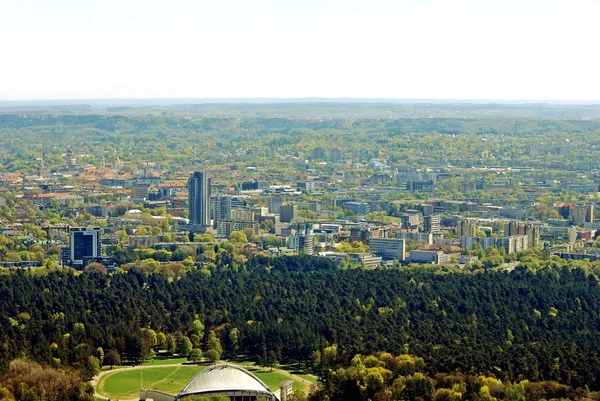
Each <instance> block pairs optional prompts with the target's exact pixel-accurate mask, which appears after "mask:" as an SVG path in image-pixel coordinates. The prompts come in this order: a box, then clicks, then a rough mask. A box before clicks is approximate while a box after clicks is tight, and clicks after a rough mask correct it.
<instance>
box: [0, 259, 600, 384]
mask: <svg viewBox="0 0 600 401" xmlns="http://www.w3.org/2000/svg"><path fill="white" fill-rule="evenodd" d="M598 283H599V281H598V276H597V272H596V273H592V272H591V271H589V270H588V271H585V270H583V269H569V268H541V269H538V270H537V271H534V270H530V269H524V268H517V269H516V270H514V271H512V272H506V271H484V270H481V269H479V270H473V271H464V272H462V273H459V272H445V271H444V270H440V269H427V268H423V267H421V268H418V269H411V268H400V269H385V270H363V269H350V270H342V269H339V268H337V267H336V266H335V265H333V264H331V263H330V262H328V261H326V260H323V259H319V258H313V257H307V256H300V257H282V258H277V259H271V258H263V257H255V258H250V259H249V260H248V261H247V262H246V263H245V264H240V263H236V262H234V260H233V259H231V258H230V257H229V256H228V255H224V256H223V257H220V258H219V259H218V260H217V266H216V267H215V268H213V269H211V270H207V269H198V270H192V271H191V272H188V273H186V275H185V276H183V277H181V278H176V279H175V280H172V281H171V280H169V279H167V278H166V277H165V276H163V275H159V274H149V275H148V274H143V273H141V272H138V271H136V269H130V270H129V271H128V272H127V273H118V274H113V275H105V274H102V273H98V272H85V273H82V274H79V275H76V274H73V273H72V272H68V271H54V272H50V273H49V274H46V275H41V276H40V275H30V274H28V273H27V272H25V271H22V270H18V271H16V272H14V273H12V274H7V275H2V276H0V299H2V300H3V307H2V309H1V313H2V315H1V316H0V344H1V346H0V363H1V364H2V368H3V369H6V368H7V366H8V363H9V361H10V360H12V359H14V358H18V357H30V358H32V359H34V360H37V361H40V362H44V363H48V364H50V365H53V366H55V367H66V366H74V367H76V368H78V369H80V371H83V372H86V370H89V369H90V367H89V366H88V365H89V363H90V357H98V354H99V353H101V354H103V355H107V354H108V353H117V354H118V355H119V356H120V358H121V359H122V360H123V361H136V362H139V360H140V359H142V358H144V357H146V356H147V353H146V352H145V350H144V347H145V345H144V344H145V340H144V332H145V331H147V329H152V330H154V331H155V332H157V333H159V336H160V335H161V334H160V333H162V334H167V335H169V336H174V337H176V338H177V337H181V336H189V335H193V334H194V333H198V332H199V330H197V329H195V328H194V324H195V323H194V321H197V320H200V322H201V324H202V325H203V326H204V327H205V328H206V330H201V331H200V333H201V335H202V336H203V338H201V339H199V341H200V342H201V343H202V344H206V342H207V341H211V340H210V338H209V337H210V335H211V332H212V331H214V332H215V333H216V334H217V336H218V337H219V338H220V339H221V343H222V344H223V351H224V354H223V356H224V357H230V358H233V357H236V356H241V355H245V356H247V357H249V358H251V359H254V360H258V361H266V360H267V359H269V358H276V359H277V360H278V361H280V362H284V361H301V362H302V363H305V364H306V365H307V366H311V367H312V368H313V369H315V370H316V371H317V372H320V373H322V374H324V373H326V372H327V371H328V369H330V368H335V367H336V366H338V365H339V364H344V363H349V362H350V361H351V360H352V358H353V357H354V355H356V354H363V355H364V354H370V353H376V352H382V351H387V352H391V353H393V354H403V353H410V354H412V355H415V356H417V357H420V358H422V359H423V361H424V366H425V367H424V368H423V372H424V373H426V374H429V375H431V377H433V376H435V375H436V374H437V373H441V372H454V371H460V372H465V373H470V374H484V375H493V376H494V377H497V378H499V379H501V380H511V381H520V380H524V379H528V380H530V381H557V382H560V383H562V384H564V385H567V386H570V387H572V388H580V387H584V386H588V387H589V389H591V390H599V389H600V342H599V341H598V335H599V332H600V289H599V287H598ZM202 325H201V326H200V327H202ZM232 331H235V332H236V335H235V336H232V335H231V333H232ZM234 337H235V340H234V339H233V338H234ZM197 341H198V340H197ZM155 344H156V343H155ZM153 345H154V344H153ZM331 346H335V347H336V349H337V352H336V357H335V358H334V360H333V361H330V362H328V364H325V365H323V361H322V358H321V357H320V355H319V351H322V350H323V349H325V348H327V347H331ZM99 348H101V350H99ZM156 351H157V352H160V351H164V350H160V349H156ZM167 351H168V350H167ZM173 351H176V349H173ZM315 351H317V352H315ZM105 363H107V362H106V360H105ZM84 376H86V375H85V374H84Z"/></svg>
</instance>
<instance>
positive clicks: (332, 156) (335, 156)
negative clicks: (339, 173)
mask: <svg viewBox="0 0 600 401" xmlns="http://www.w3.org/2000/svg"><path fill="white" fill-rule="evenodd" d="M340 160H342V151H341V150H339V149H337V148H333V149H331V150H330V151H329V161H330V162H331V163H337V162H339V161H340Z"/></svg>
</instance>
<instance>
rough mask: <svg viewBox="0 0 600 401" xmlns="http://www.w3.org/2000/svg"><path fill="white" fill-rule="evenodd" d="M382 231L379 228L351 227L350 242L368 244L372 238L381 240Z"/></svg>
mask: <svg viewBox="0 0 600 401" xmlns="http://www.w3.org/2000/svg"><path fill="white" fill-rule="evenodd" d="M382 236H383V235H382V230H381V229H380V228H377V227H351V228H350V242H355V241H359V242H362V243H364V244H368V243H369V240H370V239H371V238H381V237H382Z"/></svg>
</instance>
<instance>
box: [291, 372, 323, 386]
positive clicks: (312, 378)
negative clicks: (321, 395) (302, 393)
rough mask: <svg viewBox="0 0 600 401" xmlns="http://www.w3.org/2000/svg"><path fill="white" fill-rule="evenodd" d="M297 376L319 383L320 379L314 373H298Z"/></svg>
mask: <svg viewBox="0 0 600 401" xmlns="http://www.w3.org/2000/svg"><path fill="white" fill-rule="evenodd" d="M296 376H299V377H301V378H303V379H304V380H307V381H309V382H311V383H312V384H318V383H319V381H318V380H317V378H316V377H315V376H313V375H304V374H297V375H296Z"/></svg>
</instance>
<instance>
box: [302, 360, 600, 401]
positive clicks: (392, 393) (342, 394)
mask: <svg viewBox="0 0 600 401" xmlns="http://www.w3.org/2000/svg"><path fill="white" fill-rule="evenodd" d="M335 351H336V350H335V349H325V350H323V353H325V354H326V356H327V358H328V359H329V361H331V360H332V359H335V357H336V352H335ZM308 399H309V401H325V400H327V401H368V400H376V401H394V400H403V401H413V400H424V401H459V400H464V401H467V400H468V401H476V400H477V401H494V400H508V401H525V400H527V401H538V400H557V401H559V400H579V401H597V400H600V392H591V391H590V390H589V389H588V388H578V389H573V388H572V387H570V386H567V385H564V384H560V383H557V382H556V381H550V380H546V381H538V382H532V381H529V380H521V381H519V382H510V381H509V380H504V381H503V380H502V379H500V378H498V377H496V376H495V375H494V374H491V375H489V376H486V375H477V374H473V373H471V374H469V373H461V372H458V371H455V372H452V373H442V372H440V373H437V374H436V375H435V376H434V377H431V376H430V375H429V374H428V373H427V372H426V369H425V364H424V362H423V359H421V358H416V357H414V356H412V355H408V354H401V355H396V356H395V355H392V354H390V353H387V352H382V353H378V354H376V355H369V356H361V355H356V356H355V357H354V358H352V361H351V362H350V364H349V365H347V366H343V367H339V368H337V369H330V370H328V371H327V372H326V373H325V374H324V377H323V379H322V381H321V383H320V384H319V386H318V387H317V388H316V389H314V390H313V391H312V392H311V394H310V395H309V397H308Z"/></svg>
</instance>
